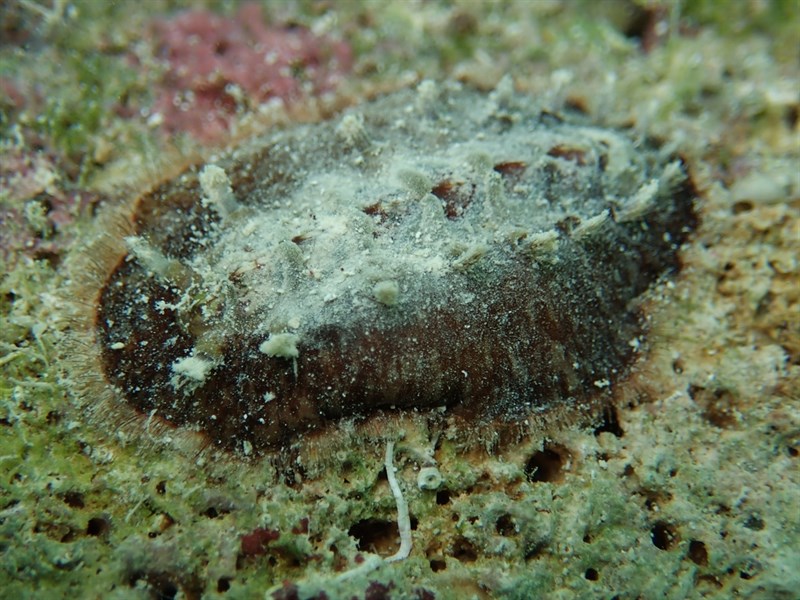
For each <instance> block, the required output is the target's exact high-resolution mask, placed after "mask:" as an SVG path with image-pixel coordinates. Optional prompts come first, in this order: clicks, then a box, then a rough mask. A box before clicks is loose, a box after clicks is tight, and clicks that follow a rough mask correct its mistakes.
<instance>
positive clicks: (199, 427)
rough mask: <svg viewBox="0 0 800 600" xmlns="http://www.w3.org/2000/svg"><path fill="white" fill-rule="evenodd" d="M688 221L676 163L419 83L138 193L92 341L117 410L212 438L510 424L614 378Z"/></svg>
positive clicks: (526, 111)
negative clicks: (410, 424)
mask: <svg viewBox="0 0 800 600" xmlns="http://www.w3.org/2000/svg"><path fill="white" fill-rule="evenodd" d="M693 226H694V213H693V192H692V187H691V184H690V183H689V181H688V179H687V177H686V174H685V173H684V171H683V167H682V165H681V164H680V161H676V160H675V159H674V157H673V158H671V157H669V156H668V155H667V154H666V153H665V152H663V151H661V150H659V149H658V148H657V147H655V146H653V145H650V144H648V143H647V142H646V141H645V140H643V139H640V138H637V137H636V136H635V135H634V134H633V133H631V132H625V131H619V130H614V129H604V128H599V127H596V126H592V125H590V124H588V123H586V122H585V121H584V118H583V117H582V116H566V115H557V114H554V113H552V112H547V111H543V110H542V109H541V107H537V106H536V103H535V102H534V101H533V100H532V99H531V98H530V97H527V96H524V95H520V94H516V93H513V92H511V91H510V90H506V91H501V90H498V91H495V92H494V93H492V94H488V95H487V94H483V93H480V92H477V91H471V90H466V89H462V88H460V87H459V86H457V85H451V84H447V85H443V86H436V85H434V84H431V83H425V84H423V85H422V86H421V87H420V89H418V90H416V91H411V90H407V91H402V92H398V93H395V94H392V95H389V96H386V97H384V98H381V99H378V100H376V101H373V102H371V103H368V104H365V105H363V106H361V107H358V108H356V109H353V110H351V111H349V112H347V113H345V114H344V115H343V116H341V117H339V118H337V119H335V120H333V121H330V122H324V123H319V124H314V125H301V126H297V127H295V128H292V129H287V130H283V131H279V132H273V133H270V134H269V135H267V136H266V137H263V138H259V139H252V140H250V141H248V142H246V143H245V144H243V145H241V146H239V147H238V148H236V149H235V150H233V151H231V152H229V153H228V154H226V155H224V156H222V157H219V158H218V159H217V160H215V161H214V162H213V163H212V164H207V165H204V166H198V167H196V168H193V169H189V170H188V171H186V172H185V173H184V174H182V175H181V176H179V177H177V178H175V179H173V180H171V181H168V182H166V183H164V184H162V185H160V186H159V187H157V188H156V189H154V190H153V191H151V192H149V193H147V194H145V195H143V196H141V197H140V198H138V199H137V201H136V202H135V204H134V208H133V214H132V217H131V224H130V229H131V231H132V233H131V235H130V236H128V237H127V238H126V244H125V250H124V251H123V252H122V253H121V254H122V256H121V257H120V259H119V261H118V262H117V263H116V264H115V266H114V267H113V268H112V269H111V270H110V274H109V276H108V279H107V281H106V282H105V284H104V286H103V287H102V289H101V290H100V292H99V294H98V297H97V302H96V315H95V317H96V318H95V334H94V335H95V340H96V344H97V345H98V347H99V350H100V357H101V361H100V362H101V364H102V368H103V371H104V377H105V379H106V380H107V382H108V384H110V386H111V388H112V389H113V390H114V393H115V395H116V397H117V398H118V401H122V402H125V403H127V404H128V405H130V406H131V407H133V408H134V409H135V410H136V411H138V412H140V413H141V414H143V415H150V417H151V418H155V419H161V420H163V421H165V422H167V423H170V424H173V425H176V426H181V427H184V428H187V429H192V430H196V431H200V432H201V433H203V434H204V435H205V436H207V438H208V440H209V442H211V443H212V444H213V445H215V446H218V447H222V448H225V449H230V450H240V451H241V450H244V451H245V452H246V453H250V452H255V453H263V452H266V451H272V450H278V449H280V448H283V447H287V446H290V445H291V444H292V443H294V442H295V441H296V440H297V439H299V438H302V437H303V436H307V435H314V434H315V433H317V432H319V431H324V429H325V428H326V427H328V426H330V424H331V423H336V422H339V421H341V420H350V419H354V420H368V419H371V418H376V416H378V415H383V414H387V413H392V412H402V411H414V412H417V413H420V412H421V413H425V411H432V412H431V414H433V411H439V412H441V409H442V407H445V410H444V412H445V413H446V414H447V415H448V416H451V417H452V418H453V419H461V422H462V423H466V424H472V425H475V426H486V425H487V424H491V423H506V424H508V423H514V422H517V421H524V419H525V417H526V416H528V415H530V414H533V413H536V412H546V411H548V410H550V409H551V408H552V407H554V406H567V407H569V406H575V407H576V409H577V408H578V407H585V406H589V405H593V404H595V405H596V403H597V401H598V399H600V398H603V397H604V396H607V395H608V394H609V388H610V387H612V386H615V385H616V384H617V383H619V382H621V381H622V380H624V378H625V377H626V375H627V374H628V372H629V370H630V366H631V363H632V361H633V356H634V350H633V348H632V344H631V341H632V340H635V339H637V337H638V336H640V334H641V333H642V325H641V319H640V316H639V314H638V309H637V299H638V298H639V297H640V296H641V295H642V294H643V293H644V292H645V291H646V290H647V289H648V287H649V286H650V285H651V284H652V283H653V282H654V281H656V280H657V279H658V278H659V277H660V276H661V275H662V274H664V273H666V272H670V271H674V270H676V269H677V267H678V266H679V261H678V257H677V251H678V248H679V246H680V244H681V243H682V242H683V241H684V239H685V238H686V236H687V235H688V232H689V231H690V229H691V228H692V227H693Z"/></svg>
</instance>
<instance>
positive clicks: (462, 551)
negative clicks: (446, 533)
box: [450, 536, 478, 562]
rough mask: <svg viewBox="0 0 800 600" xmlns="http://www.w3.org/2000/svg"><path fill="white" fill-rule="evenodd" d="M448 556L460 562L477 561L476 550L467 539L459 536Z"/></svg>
mask: <svg viewBox="0 0 800 600" xmlns="http://www.w3.org/2000/svg"><path fill="white" fill-rule="evenodd" d="M450 556H452V557H453V558H455V559H456V560H458V561H460V562H475V561H476V560H477V559H478V549H477V548H476V547H475V544H473V543H472V542H470V541H469V540H468V539H467V538H465V537H464V536H459V537H457V538H456V539H455V541H454V542H453V547H452V549H451V550H450Z"/></svg>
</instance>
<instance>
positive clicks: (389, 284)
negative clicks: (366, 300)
mask: <svg viewBox="0 0 800 600" xmlns="http://www.w3.org/2000/svg"><path fill="white" fill-rule="evenodd" d="M372 294H373V295H374V296H375V300H377V301H378V302H380V303H381V304H384V305H386V306H394V305H395V304H397V300H398V298H399V296H400V286H399V285H398V283H397V282H396V281H393V280H385V281H379V282H378V283H376V284H375V286H374V287H373V288H372Z"/></svg>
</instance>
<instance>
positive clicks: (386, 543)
mask: <svg viewBox="0 0 800 600" xmlns="http://www.w3.org/2000/svg"><path fill="white" fill-rule="evenodd" d="M348 533H349V534H350V535H351V536H352V537H354V538H355V539H356V541H357V542H358V549H359V550H362V551H364V552H375V553H376V554H380V555H381V556H390V555H391V554H393V553H394V552H395V551H396V550H397V548H398V547H399V545H398V544H399V538H400V533H399V531H398V529H397V523H395V522H393V521H392V522H390V521H384V520H382V519H362V520H361V521H359V522H358V523H356V524H355V525H353V526H352V527H350V529H349V531H348Z"/></svg>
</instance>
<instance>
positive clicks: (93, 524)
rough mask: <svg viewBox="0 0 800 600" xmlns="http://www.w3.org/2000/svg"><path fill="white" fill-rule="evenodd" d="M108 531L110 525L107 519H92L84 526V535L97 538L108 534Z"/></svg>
mask: <svg viewBox="0 0 800 600" xmlns="http://www.w3.org/2000/svg"><path fill="white" fill-rule="evenodd" d="M109 529H111V523H109V522H108V519H104V518H103V517H92V518H91V519H89V522H88V523H87V524H86V535H91V536H94V537H99V536H101V535H105V534H106V533H108V530H109Z"/></svg>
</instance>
